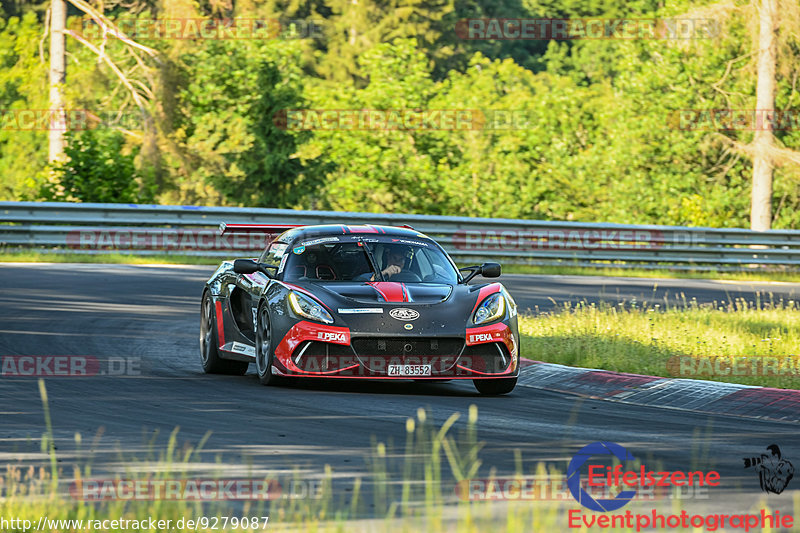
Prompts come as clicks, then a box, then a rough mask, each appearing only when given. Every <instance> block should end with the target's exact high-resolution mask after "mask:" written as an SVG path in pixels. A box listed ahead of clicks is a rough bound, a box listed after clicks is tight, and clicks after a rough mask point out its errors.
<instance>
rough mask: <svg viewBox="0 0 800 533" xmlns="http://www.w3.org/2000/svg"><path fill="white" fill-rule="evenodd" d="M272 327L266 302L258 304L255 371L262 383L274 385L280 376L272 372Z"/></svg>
mask: <svg viewBox="0 0 800 533" xmlns="http://www.w3.org/2000/svg"><path fill="white" fill-rule="evenodd" d="M273 355H274V354H273V353H272V328H271V327H270V321H269V310H268V309H267V306H266V304H264V303H262V304H261V305H259V306H258V313H257V314H256V372H257V373H258V380H259V381H260V382H261V384H262V385H276V384H277V383H278V382H279V381H280V377H278V376H276V375H274V374H273V373H272V358H273Z"/></svg>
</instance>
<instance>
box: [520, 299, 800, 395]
mask: <svg viewBox="0 0 800 533" xmlns="http://www.w3.org/2000/svg"><path fill="white" fill-rule="evenodd" d="M684 305H685V307H683V308H678V307H668V306H661V305H657V304H656V305H652V306H649V307H636V306H631V305H630V304H629V305H616V306H615V305H611V304H600V305H595V304H580V305H577V306H570V305H565V306H564V307H563V308H562V309H560V310H558V311H555V312H550V313H544V314H541V315H537V316H535V317H534V316H524V317H521V320H520V335H521V336H522V348H521V353H522V354H523V355H524V356H525V357H528V358H531V359H535V360H538V361H545V362H549V363H558V364H563V365H569V366H577V367H589V368H600V369H604V370H613V371H616V372H632V373H636V374H647V375H654V376H664V377H686V378H696V379H708V380H713V381H724V382H728V383H741V384H745V385H761V386H765V387H777V388H788V389H800V351H799V350H798V348H799V347H800V305H798V302H794V301H789V302H778V303H774V302H771V303H767V304H765V305H764V304H762V307H763V308H758V305H757V302H756V303H752V304H748V302H746V301H743V300H740V301H733V302H728V303H724V304H722V303H715V304H709V305H698V304H697V303H696V302H685V303H684Z"/></svg>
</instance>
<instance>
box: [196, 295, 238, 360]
mask: <svg viewBox="0 0 800 533" xmlns="http://www.w3.org/2000/svg"><path fill="white" fill-rule="evenodd" d="M200 361H201V362H202V363H203V371H204V372H205V373H206V374H232V375H235V376H243V375H244V374H246V373H247V367H248V366H249V363H246V362H243V361H231V360H228V359H223V358H221V357H220V356H219V341H218V340H217V316H216V314H215V313H214V302H213V301H212V299H211V293H209V292H206V293H205V294H204V295H203V304H202V307H201V315H200Z"/></svg>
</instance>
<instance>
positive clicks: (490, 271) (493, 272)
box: [481, 263, 501, 278]
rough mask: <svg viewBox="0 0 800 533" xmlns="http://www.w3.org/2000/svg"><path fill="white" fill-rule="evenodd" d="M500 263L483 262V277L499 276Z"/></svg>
mask: <svg viewBox="0 0 800 533" xmlns="http://www.w3.org/2000/svg"><path fill="white" fill-rule="evenodd" d="M500 270H501V269H500V263H484V264H482V265H481V276H483V277H484V278H497V277H499V276H500Z"/></svg>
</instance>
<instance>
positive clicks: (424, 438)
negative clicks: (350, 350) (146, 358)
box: [0, 380, 800, 533]
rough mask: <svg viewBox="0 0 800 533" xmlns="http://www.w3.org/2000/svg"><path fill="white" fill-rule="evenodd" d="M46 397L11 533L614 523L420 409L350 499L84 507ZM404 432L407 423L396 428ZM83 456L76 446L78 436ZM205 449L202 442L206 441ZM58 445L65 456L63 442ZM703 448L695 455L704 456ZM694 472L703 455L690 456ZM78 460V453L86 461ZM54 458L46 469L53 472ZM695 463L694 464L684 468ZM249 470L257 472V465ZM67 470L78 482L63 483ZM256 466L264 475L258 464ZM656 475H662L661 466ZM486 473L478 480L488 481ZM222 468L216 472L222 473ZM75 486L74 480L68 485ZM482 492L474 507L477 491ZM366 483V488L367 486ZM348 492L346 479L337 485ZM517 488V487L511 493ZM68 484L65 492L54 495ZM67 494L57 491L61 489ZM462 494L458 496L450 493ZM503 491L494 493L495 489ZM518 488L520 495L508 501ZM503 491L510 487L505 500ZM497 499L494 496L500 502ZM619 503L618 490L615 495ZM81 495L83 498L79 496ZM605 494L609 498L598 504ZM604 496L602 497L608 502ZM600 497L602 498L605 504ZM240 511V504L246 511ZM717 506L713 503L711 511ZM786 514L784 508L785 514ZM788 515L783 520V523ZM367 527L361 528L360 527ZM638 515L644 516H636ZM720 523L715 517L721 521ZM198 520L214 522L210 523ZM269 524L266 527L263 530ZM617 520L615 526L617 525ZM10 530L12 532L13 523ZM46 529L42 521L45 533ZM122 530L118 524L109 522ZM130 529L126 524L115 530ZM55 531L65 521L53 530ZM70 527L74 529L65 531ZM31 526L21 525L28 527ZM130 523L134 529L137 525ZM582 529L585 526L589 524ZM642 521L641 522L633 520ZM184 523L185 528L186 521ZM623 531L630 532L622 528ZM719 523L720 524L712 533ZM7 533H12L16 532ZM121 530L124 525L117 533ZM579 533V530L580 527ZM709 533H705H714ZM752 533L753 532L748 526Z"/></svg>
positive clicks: (160, 501)
mask: <svg viewBox="0 0 800 533" xmlns="http://www.w3.org/2000/svg"><path fill="white" fill-rule="evenodd" d="M39 384H40V392H41V396H42V403H43V406H44V412H45V417H46V420H47V421H48V422H47V423H46V425H45V427H46V431H45V433H44V437H43V438H42V442H41V451H42V452H43V453H42V456H41V457H42V459H43V461H44V462H43V463H42V465H41V466H38V467H34V466H30V467H28V468H27V469H22V468H19V467H18V466H15V465H8V466H7V469H6V475H5V476H3V477H0V490H1V492H0V520H6V522H7V523H6V524H5V525H3V529H4V531H8V532H10V533H28V532H31V531H53V532H59V533H77V532H79V531H81V532H85V531H108V532H122V531H126V532H131V531H136V532H148V533H165V532H167V531H200V532H210V531H237V532H256V531H265V530H278V531H298V532H299V531H303V532H337V533H338V532H345V531H348V532H349V531H359V532H361V531H364V532H367V531H369V532H381V533H383V532H386V533H395V532H396V533H400V532H415V533H416V532H430V533H439V532H444V531H447V532H453V533H494V532H507V533H523V532H526V533H527V532H530V531H533V532H538V531H565V530H568V528H567V524H568V523H571V522H572V521H573V518H572V516H571V514H572V513H575V512H577V513H580V514H581V515H582V518H581V520H580V521H578V522H577V524H578V525H577V527H575V526H573V527H575V530H576V531H581V532H585V531H587V530H589V529H588V526H586V525H585V522H584V520H585V519H590V520H592V522H594V521H595V520H598V519H600V517H601V516H606V519H608V515H607V513H594V512H589V511H587V510H586V509H584V508H582V507H581V506H580V505H579V504H578V503H577V502H576V501H575V500H574V498H572V497H571V496H570V494H569V492H568V491H567V488H566V487H565V485H566V483H565V481H566V478H565V476H564V471H563V470H561V469H560V466H559V465H561V464H562V463H564V464H566V461H565V460H562V459H559V460H557V461H551V462H549V463H548V464H545V463H536V464H535V465H529V467H528V468H529V469H531V471H529V472H525V470H524V468H523V466H522V465H523V458H522V454H521V452H520V450H519V449H513V450H512V449H509V453H513V457H514V463H515V465H516V467H515V470H516V473H515V474H511V475H510V476H506V477H505V478H504V477H502V476H500V477H498V476H496V475H495V470H494V468H492V469H490V471H489V474H488V476H486V475H485V474H483V476H481V475H480V473H479V472H480V471H481V466H482V464H481V463H482V462H481V459H480V452H481V450H482V448H483V446H484V443H483V442H481V441H479V440H478V409H477V407H476V406H475V405H470V406H469V407H468V408H467V409H465V410H466V411H467V417H466V421H465V422H466V423H464V421H463V420H461V424H457V422H459V421H460V420H459V419H460V418H461V416H462V413H453V414H452V415H451V416H450V417H448V419H447V420H446V421H444V423H442V424H434V423H433V421H432V420H431V416H430V413H429V412H428V411H426V410H424V409H418V410H417V413H416V416H411V417H409V418H407V419H406V420H405V429H406V432H405V433H406V436H405V445H404V446H403V447H402V448H401V449H400V450H397V451H395V450H393V446H392V443H391V442H388V443H387V442H380V441H377V440H374V439H373V443H372V447H371V450H370V451H369V452H368V453H367V454H365V461H366V466H367V470H368V472H367V473H365V474H359V476H360V477H356V478H354V479H352V481H353V483H352V490H351V491H344V492H342V491H340V492H339V493H338V494H336V493H335V492H334V491H333V490H332V483H331V481H332V480H333V479H334V472H333V470H332V468H331V467H330V466H326V467H325V477H324V483H323V489H324V490H323V491H322V493H321V497H320V498H318V499H316V498H315V499H311V498H309V499H290V500H285V499H274V500H271V501H268V502H263V501H261V502H258V503H256V504H254V505H251V502H244V503H243V504H241V505H239V506H238V507H237V506H234V505H233V503H232V502H229V501H186V500H175V499H169V498H154V497H152V495H150V496H149V497H145V498H141V497H131V498H125V499H101V500H99V501H86V499H85V498H82V497H80V496H77V497H76V495H75V491H71V492H69V493H67V494H65V492H64V490H63V484H64V483H65V482H68V483H71V484H72V486H75V485H77V486H79V487H80V486H81V485H82V483H85V482H86V481H87V480H88V479H90V478H91V476H92V470H91V465H90V464H89V463H87V464H83V465H82V464H80V461H81V460H82V458H83V457H86V456H88V457H89V460H90V459H91V454H92V452H91V449H90V450H88V454H87V453H68V454H66V457H65V459H66V460H67V461H69V462H70V463H73V464H71V465H68V464H65V463H63V462H62V459H57V457H56V454H57V453H61V452H58V451H57V450H58V449H59V446H56V444H57V443H56V442H55V441H54V440H53V433H52V428H51V425H50V423H49V409H48V401H47V392H46V389H45V386H44V382H43V381H41V380H40V382H39ZM400 423H402V422H400ZM75 438H76V443H77V444H78V448H80V437H79V436H78V435H76V436H75ZM206 438H207V437H206ZM205 440H206V439H205V438H204V439H203V441H201V442H200V443H199V444H198V445H197V446H189V445H184V446H179V445H178V442H177V429H176V430H174V431H173V432H172V434H171V435H170V439H169V443H168V445H167V448H166V450H165V451H162V452H160V453H158V454H156V453H155V452H153V450H152V449H151V450H150V451H149V452H148V453H147V454H146V457H145V458H144V460H142V459H137V458H135V457H124V458H123V457H120V461H119V465H124V469H125V470H124V472H121V473H120V474H118V475H117V476H116V477H115V479H114V481H116V482H117V483H119V482H125V483H131V482H132V481H137V480H140V481H147V482H150V481H153V480H154V479H156V480H159V479H160V480H162V481H165V480H175V479H176V478H183V479H184V480H186V479H187V478H188V477H189V476H191V473H192V471H193V466H194V464H193V463H196V462H199V461H200V457H199V456H198V452H199V451H200V450H201V449H202V447H203V444H204V442H205ZM58 444H60V445H63V443H62V442H58ZM699 449H700V447H698V448H697V450H699ZM692 450H693V451H692V458H691V460H692V461H694V460H695V459H696V458H697V457H696V454H697V453H702V452H697V451H696V449H695V447H694V445H693V446H692ZM79 452H80V450H79ZM48 456H49V459H50V465H49V468H48V467H47V466H45V465H46V461H47V458H48ZM688 459H689V458H687V460H688ZM250 464H251V465H252V463H250ZM641 464H642V463H640V462H639V461H634V464H633V468H634V471H638V468H639V465H641ZM70 466H71V467H72V472H71V475H70V474H67V473H65V470H69V468H70ZM252 466H257V465H252ZM649 466H653V467H656V468H661V467H662V466H663V465H661V464H660V462H659V461H658V460H655V462H654V463H652V464H651V465H649ZM485 470H486V468H485V467H484V469H483V471H484V472H485ZM224 471H225V467H224V466H223V465H222V464H221V463H220V474H221V475H222V474H224ZM70 478H71V479H70ZM481 478H482V480H483V482H482V484H481V485H480V486H481V487H482V488H480V489H479V490H478V493H479V494H480V497H479V498H475V497H474V496H475V494H476V492H475V489H474V487H475V484H474V481H480V480H481ZM362 479H364V480H366V481H365V483H364V484H363V485H362ZM339 481H341V478H339ZM509 481H513V482H514V483H515V485H514V484H510V483H509ZM60 482H61V485H60V484H59V483H60ZM531 483H533V485H530V486H532V487H533V486H535V487H536V489H534V490H533V491H532V492H530V493H526V495H525V496H524V497H523V496H522V492H521V487H524V486H526V485H528V484H531ZM60 486H61V487H62V488H61V489H59V487H60ZM456 486H458V487H459V490H455V487H456ZM495 486H496V487H497V488H496V489H495V488H493V487H495ZM514 486H516V489H515V490H516V492H509V488H510V487H514ZM502 487H505V489H503V488H502ZM589 490H590V492H592V490H591V489H589ZM496 491H499V492H496ZM614 492H616V491H614ZM77 493H78V494H81V492H80V489H78V490H77ZM602 494H604V493H602ZM613 495H614V494H613V493H612V494H606V495H605V496H603V497H609V496H611V497H613ZM600 496H601V494H595V497H600ZM642 496H643V497H642V498H636V499H635V501H631V502H629V504H628V505H627V506H626V511H625V512H626V513H627V512H628V510H634V511H635V512H637V513H645V514H643V515H642V516H647V515H650V514H651V512H652V514H653V516H654V518H653V520H654V521H655V514H656V512H657V511H658V512H659V513H662V514H667V513H672V514H678V513H681V512H682V510H683V509H685V508H686V506H688V502H689V500H687V501H686V502H687V503H686V505H684V503H683V502H682V498H675V492H672V493H671V495H670V493H662V492H659V493H658V494H655V493H654V494H653V495H652V496H645V493H644V492H643V493H642ZM240 503H241V502H240ZM709 503H711V502H709ZM799 503H800V498H797V497H795V498H794V499H793V505H792V504H790V505H792V508H793V510H794V512H795V514H796V513H797V509H798V504H799ZM692 507H693V508H692V510H691V511H690V512H694V513H697V512H699V513H701V514H699V515H696V516H698V517H703V515H706V514H707V513H709V512H714V513H715V512H718V511H719V509H712V508H709V507H708V506H706V505H701V506H700V507H697V506H696V505H693V506H692ZM764 508H767V509H766V512H767V514H769V513H770V512H771V511H770V510H769V508H768V507H767V501H766V497H761V498H756V499H755V500H748V505H747V506H743V507H736V509H737V511H736V512H738V513H745V512H746V513H751V514H753V515H755V514H757V513H758V512H759V509H764ZM783 510H784V511H785V510H786V508H785V507H784V509H783ZM617 514H620V513H617ZM784 514H785V513H784ZM365 516H366V517H368V518H367V519H365V518H364V517H365ZM637 516H640V515H637ZM714 516H716V515H712V517H714ZM200 517H207V518H206V519H205V521H203V519H202V518H200ZM215 517H219V518H227V519H231V520H230V521H231V522H232V521H233V518H236V522H237V524H236V526H232V525H223V526H221V527H220V522H219V518H218V519H217V521H214V518H215ZM238 517H259V520H258V521H257V523H256V524H255V525H253V523H252V521H251V520H249V519H248V520H247V523H246V524H245V525H242V521H241V519H240V518H238ZM267 517H268V521H267V520H264V519H265V518H267ZM618 518H619V517H618ZM150 519H155V520H156V521H166V520H169V521H170V523H169V524H173V525H155V526H154V525H153V522H152V521H151V520H150ZM9 520H13V521H14V522H8V521H9ZM41 520H43V521H44V527H41V526H42V522H41ZM114 520H116V521H117V522H113V521H114ZM122 520H125V521H127V522H125V523H124V524H120V521H122ZM181 520H184V521H185V520H196V521H197V522H199V525H192V526H185V527H184V526H181V527H178V526H177V524H179V523H180V521H181ZM54 521H62V522H58V523H54ZM63 521H69V522H63ZM21 522H24V525H23V524H21ZM132 522H135V525H132V524H131V523H132ZM581 522H584V523H583V524H582V523H581ZM637 522H638V518H637ZM184 523H185V522H184ZM622 523H623V524H624V522H622ZM715 523H716V522H715ZM9 524H10V525H9ZM115 524H117V525H115ZM581 525H582V526H583V527H581ZM613 529H614V531H638V527H637V528H634V527H632V526H631V525H628V524H624V525H622V527H614V528H613ZM715 529H717V528H716V526H715V527H713V528H712V527H708V530H715ZM750 530H751V531H758V528H756V527H751V528H750Z"/></svg>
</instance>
